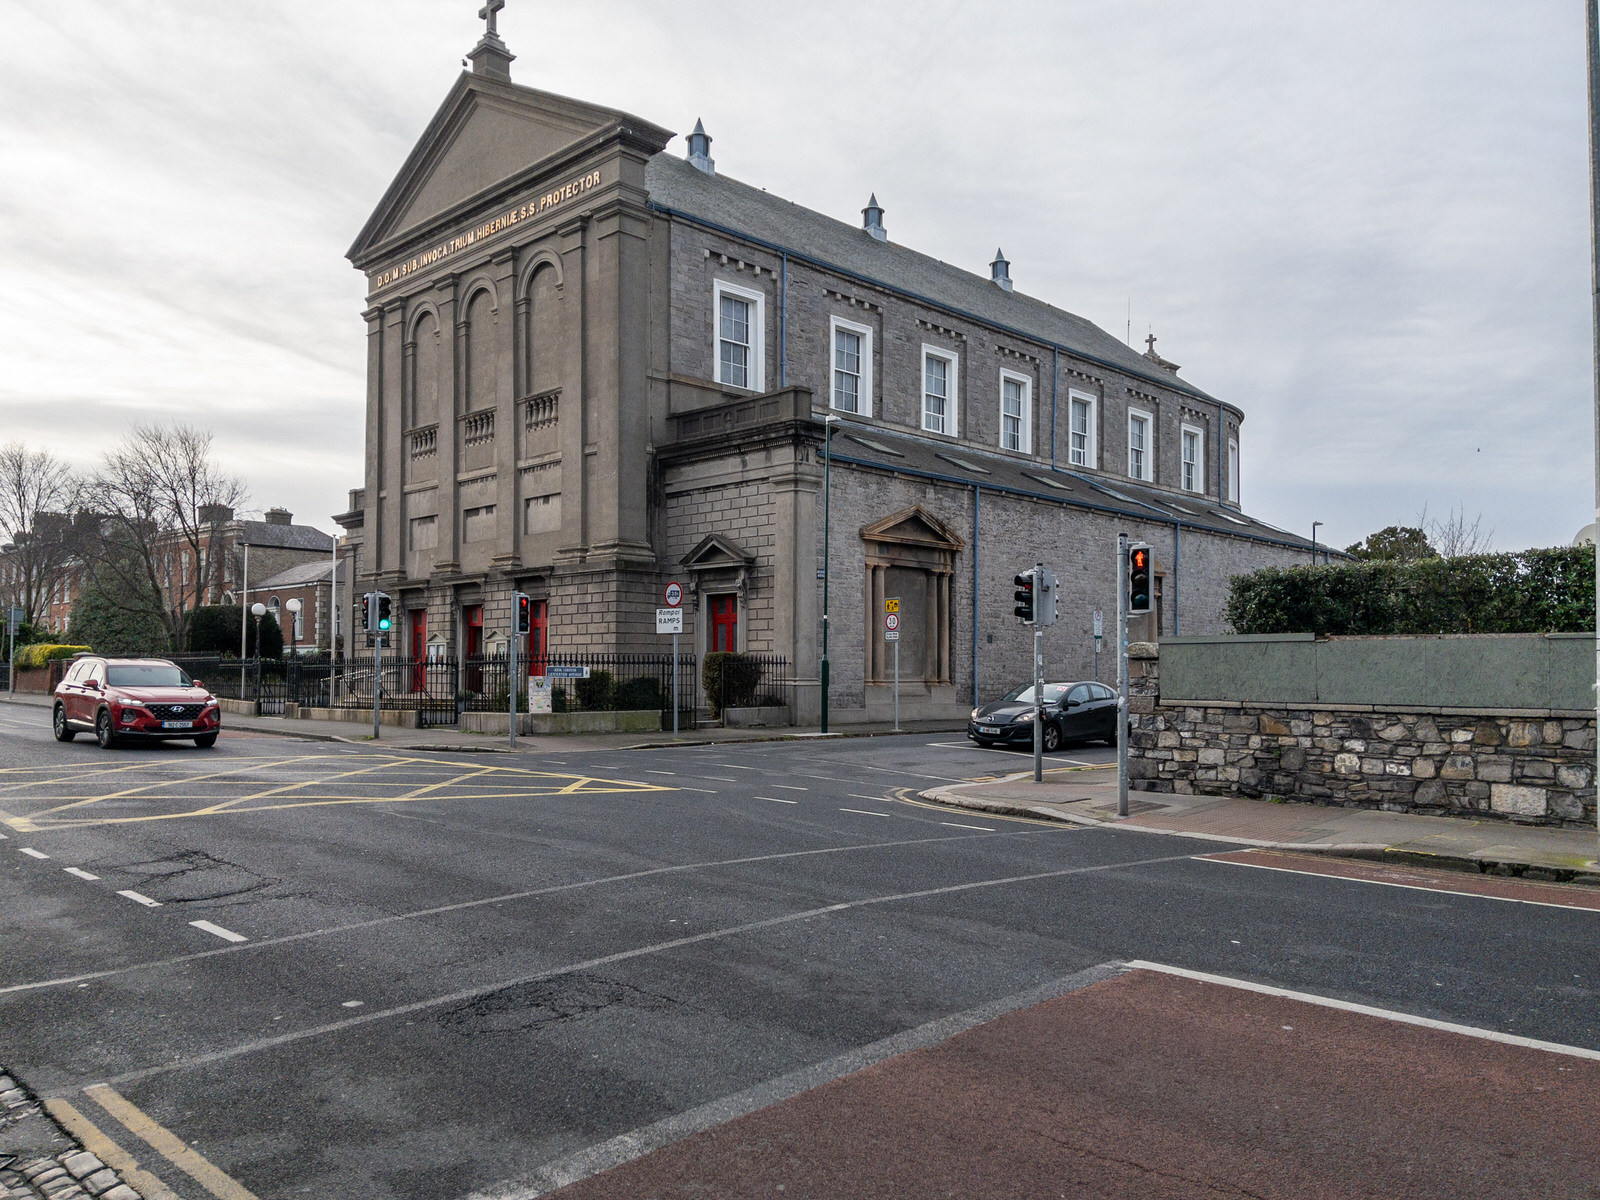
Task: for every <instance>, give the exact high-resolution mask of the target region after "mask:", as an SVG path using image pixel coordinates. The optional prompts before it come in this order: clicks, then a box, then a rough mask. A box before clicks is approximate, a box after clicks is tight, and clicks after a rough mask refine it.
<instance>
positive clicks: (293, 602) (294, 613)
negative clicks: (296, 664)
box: [283, 596, 300, 654]
mask: <svg viewBox="0 0 1600 1200" xmlns="http://www.w3.org/2000/svg"><path fill="white" fill-rule="evenodd" d="M283 607H284V608H285V609H287V610H288V613H289V647H290V649H289V653H290V654H299V653H300V597H299V596H291V597H289V599H288V600H286V601H284V605H283Z"/></svg>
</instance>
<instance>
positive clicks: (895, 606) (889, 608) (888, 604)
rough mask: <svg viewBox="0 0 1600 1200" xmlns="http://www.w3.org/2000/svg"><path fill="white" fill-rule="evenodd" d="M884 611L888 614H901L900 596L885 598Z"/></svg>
mask: <svg viewBox="0 0 1600 1200" xmlns="http://www.w3.org/2000/svg"><path fill="white" fill-rule="evenodd" d="M883 611H884V612H886V613H897V612H899V611H900V597H899V596H887V597H885V598H884V601H883Z"/></svg>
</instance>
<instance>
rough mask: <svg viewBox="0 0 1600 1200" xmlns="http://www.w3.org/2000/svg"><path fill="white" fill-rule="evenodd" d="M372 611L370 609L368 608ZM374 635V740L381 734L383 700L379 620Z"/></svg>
mask: <svg viewBox="0 0 1600 1200" xmlns="http://www.w3.org/2000/svg"><path fill="white" fill-rule="evenodd" d="M368 611H369V612H370V611H371V610H370V609H369V610H368ZM373 626H374V632H373V635H372V740H373V741H377V740H378V738H379V737H380V736H381V735H380V734H379V732H378V724H379V722H378V709H379V708H380V706H381V703H382V700H383V634H382V633H381V632H379V631H377V629H376V626H377V622H376V621H374V622H373Z"/></svg>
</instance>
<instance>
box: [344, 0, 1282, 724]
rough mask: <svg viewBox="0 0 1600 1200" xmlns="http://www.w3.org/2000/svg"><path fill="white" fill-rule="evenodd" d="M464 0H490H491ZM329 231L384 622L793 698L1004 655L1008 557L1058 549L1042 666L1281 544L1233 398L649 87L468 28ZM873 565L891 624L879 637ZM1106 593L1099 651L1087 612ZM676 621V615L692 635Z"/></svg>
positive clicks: (1276, 555) (1077, 657)
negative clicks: (419, 127)
mask: <svg viewBox="0 0 1600 1200" xmlns="http://www.w3.org/2000/svg"><path fill="white" fill-rule="evenodd" d="M493 7H494V6H491V10H492V8H493ZM492 19H493V18H492V11H491V14H490V20H491V29H490V31H489V32H488V33H487V34H486V35H485V37H484V39H483V40H482V41H481V42H480V43H479V45H478V47H477V48H476V49H475V50H474V51H473V53H472V55H471V58H472V62H473V67H472V69H471V70H470V71H468V72H465V73H463V75H462V76H461V77H460V79H459V80H458V81H457V83H456V85H455V86H454V87H453V88H452V90H451V91H450V93H449V95H448V96H447V97H446V98H445V100H444V103H443V104H442V106H441V107H440V109H439V110H438V112H437V114H436V115H435V117H434V118H433V120H432V122H431V123H430V124H429V126H428V128H427V129H426V130H425V131H424V133H423V135H422V137H421V139H420V141H419V142H418V144H417V146H416V148H415V149H414V150H413V152H412V153H411V155H410V157H409V158H408V159H407V161H406V163H405V164H404V166H403V167H402V169H401V171H400V173H399V175H398V176H397V178H396V179H395V181H394V183H393V184H392V185H391V187H390V188H389V190H388V192H387V193H386V194H385V196H384V197H383V199H382V200H381V202H380V203H379V205H378V207H377V209H376V210H375V211H374V213H373V215H372V217H371V218H370V220H369V221H368V223H367V225H366V227H365V228H364V229H363V230H362V231H361V234H360V236H359V237H358V239H357V240H356V242H355V244H354V246H353V247H352V248H351V251H350V259H351V261H352V262H353V263H354V265H355V266H356V267H357V268H358V269H360V270H361V271H363V272H364V273H365V274H366V276H367V280H368V285H369V300H370V303H369V307H368V308H367V310H366V312H365V314H364V316H365V320H366V323H367V345H368V371H367V378H368V390H367V424H366V478H365V482H364V486H363V487H362V488H359V489H357V490H356V491H354V492H352V497H351V506H350V511H349V512H348V513H346V514H343V515H342V516H341V517H340V518H339V520H340V523H341V524H342V525H344V527H345V529H346V530H347V532H348V534H349V535H350V536H349V541H350V544H351V546H352V549H353V551H354V553H355V560H356V566H355V572H356V588H355V589H354V590H355V591H356V592H357V593H359V592H360V591H363V590H370V589H380V590H383V591H386V592H388V593H390V594H391V595H392V596H393V597H394V598H395V608H396V613H397V615H398V617H399V619H400V632H401V639H400V643H399V649H400V652H401V653H411V654H415V655H416V656H418V657H421V656H424V655H426V654H428V653H442V654H446V655H449V656H451V657H455V656H463V657H470V656H473V655H476V654H481V653H484V652H486V651H488V650H491V649H493V648H496V647H498V646H500V645H503V642H504V639H505V638H506V637H508V636H509V633H510V626H511V619H512V613H511V596H512V593H513V592H515V591H523V592H527V593H528V594H530V595H531V596H532V597H533V598H534V624H535V629H534V633H533V634H532V635H531V644H530V645H529V646H527V647H526V648H525V651H524V652H525V655H527V656H537V655H538V654H539V653H540V652H542V651H544V650H546V649H548V650H551V651H578V652H583V651H596V652H614V651H625V652H661V651H664V650H666V649H668V648H669V646H670V639H667V638H664V637H660V636H658V635H657V634H656V633H655V610H656V608H657V607H660V606H662V604H663V603H664V601H663V599H662V597H663V591H664V588H665V586H666V584H667V583H668V582H669V581H677V582H679V583H681V585H682V589H683V592H684V601H683V603H684V607H685V610H686V611H685V622H686V631H688V632H689V633H690V634H691V636H690V639H689V641H690V643H691V645H692V648H693V649H694V650H696V651H697V652H700V653H704V652H706V651H710V650H739V651H745V652H752V653H765V654H773V655H779V656H782V657H783V658H785V659H786V660H787V661H788V664H789V667H788V674H789V677H790V680H791V684H790V694H789V695H788V696H787V697H786V699H787V700H788V701H789V703H790V706H791V711H792V713H793V716H794V719H795V720H796V721H797V722H811V721H814V720H815V718H816V715H817V712H818V709H819V706H820V699H821V697H820V680H819V675H820V670H819V668H820V661H821V654H822V648H823V646H822V641H823V637H824V634H823V628H824V623H825V617H826V625H827V628H828V634H827V639H828V655H829V660H830V665H831V676H832V683H831V687H830V711H831V715H832V719H833V720H834V721H838V722H848V721H850V720H852V719H856V720H865V719H875V718H877V717H880V716H882V715H883V714H885V713H887V712H888V711H889V708H890V707H891V706H892V703H893V696H892V694H891V686H890V685H891V680H892V678H893V657H894V654H895V652H896V649H897V650H898V663H899V677H900V698H901V710H902V712H903V713H905V714H906V715H908V716H922V715H927V716H956V715H961V714H964V713H965V712H966V710H967V709H968V708H969V707H970V706H971V705H972V704H973V703H974V702H975V701H976V700H978V699H988V698H992V697H993V696H994V695H995V694H996V693H997V692H999V691H1001V690H1003V689H1004V688H1007V687H1010V686H1013V685H1014V684H1015V683H1016V682H1018V681H1019V680H1024V679H1026V678H1027V677H1028V676H1029V674H1030V667H1031V654H1032V634H1031V631H1030V630H1027V629H1025V628H1024V627H1022V626H1021V625H1020V624H1019V623H1018V622H1017V621H1016V620H1015V619H1014V618H1013V617H1012V616H1011V606H1012V595H1011V593H1012V576H1013V575H1014V574H1016V573H1017V572H1019V571H1021V570H1024V569H1026V568H1027V567H1029V566H1031V565H1033V563H1035V562H1036V561H1042V562H1044V563H1045V564H1046V565H1047V566H1048V567H1050V568H1051V569H1052V570H1053V571H1054V572H1055V573H1056V575H1057V576H1058V578H1059V579H1060V580H1061V593H1060V599H1059V612H1060V621H1059V623H1058V624H1057V625H1056V626H1054V627H1052V628H1051V629H1050V630H1048V631H1047V633H1046V637H1045V654H1046V671H1047V674H1049V675H1050V676H1052V677H1059V678H1069V677H1071V678H1080V677H1089V676H1090V675H1091V674H1092V673H1093V672H1094V670H1095V668H1096V663H1097V662H1098V669H1099V674H1100V675H1101V676H1102V677H1106V676H1109V674H1110V673H1111V672H1112V671H1113V670H1114V664H1113V659H1112V656H1111V653H1110V647H1111V644H1112V642H1111V638H1112V636H1113V633H1114V630H1113V624H1114V614H1115V608H1116V604H1115V588H1116V577H1117V565H1116V561H1115V545H1116V537H1117V534H1118V533H1127V534H1128V535H1129V536H1130V537H1132V538H1134V539H1136V540H1144V541H1148V542H1150V543H1151V544H1152V545H1153V546H1154V548H1155V558H1156V572H1157V612H1156V613H1155V614H1153V615H1152V616H1151V617H1150V618H1147V619H1145V620H1144V621H1142V622H1138V623H1136V629H1137V632H1138V634H1139V635H1140V636H1146V637H1148V636H1155V635H1157V634H1165V635H1170V634H1174V633H1179V632H1182V633H1208V632H1217V631H1219V629H1220V628H1221V626H1222V617H1221V613H1222V606H1223V604H1224V602H1225V600H1226V596H1227V589H1228V580H1229V579H1230V578H1231V577H1232V576H1233V575H1235V574H1237V573H1240V572H1243V571H1249V570H1253V569H1256V568H1258V567H1261V566H1267V565H1286V564H1291V563H1294V562H1304V561H1307V558H1308V552H1309V547H1308V546H1307V544H1306V543H1305V541H1304V540H1303V539H1300V538H1298V537H1295V536H1293V535H1290V534H1287V533H1284V532H1283V531H1281V530H1277V529H1275V528H1273V527H1271V526H1269V525H1265V524H1263V523H1262V522H1260V521H1259V520H1256V519H1254V518H1252V517H1250V516H1248V515H1246V514H1245V513H1244V512H1243V511H1242V509H1241V508H1240V505H1239V495H1240V479H1239V461H1240V455H1239V446H1240V425H1241V422H1242V419H1243V414H1242V413H1241V411H1240V410H1239V409H1238V408H1237V407H1235V406H1233V405H1231V404H1229V403H1227V402H1225V401H1221V400H1218V399H1216V398H1214V397H1212V396H1209V395H1207V394H1206V393H1204V392H1202V391H1200V390H1199V389H1197V388H1195V387H1193V386H1192V385H1190V384H1188V383H1187V382H1185V381H1183V380H1181V379H1180V378H1179V376H1178V374H1177V367H1176V366H1175V365H1174V364H1172V363H1170V362H1167V361H1166V360H1165V359H1163V358H1161V357H1160V356H1159V355H1158V354H1156V353H1155V350H1154V344H1153V342H1152V343H1151V346H1150V349H1149V351H1148V352H1147V353H1144V354H1140V353H1138V352H1136V351H1134V350H1132V349H1130V348H1129V347H1127V346H1125V345H1124V344H1123V343H1122V342H1120V341H1118V340H1117V339H1116V338H1114V337H1112V336H1110V335H1109V334H1107V333H1105V332H1104V331H1102V330H1100V329H1098V328H1097V327H1095V326H1094V325H1092V324H1091V323H1089V322H1088V321H1085V320H1083V319H1082V318H1079V317H1076V316H1073V315H1072V314H1070V313H1067V312H1065V311H1063V310H1061V309H1058V308H1055V307H1052V306H1050V305H1048V304H1045V303H1043V302H1041V301H1039V300H1035V299H1033V298H1030V297H1027V296H1025V295H1023V294H1021V293H1020V292H1017V291H1015V290H1014V289H1013V287H1012V285H1011V281H1010V278H1009V269H1008V267H1009V264H1007V263H1006V262H1005V260H1004V257H1003V255H1000V254H997V255H996V259H995V261H994V262H992V263H991V264H990V265H989V271H988V273H987V275H983V274H978V273H975V272H967V271H963V270H961V269H959V268H956V267H953V266H949V265H947V264H945V263H942V262H938V261H936V260H934V259H932V258H930V257H928V256H925V255H922V254H919V253H917V252H915V251H913V250H911V249H909V248H907V247H903V246H900V245H897V244H896V243H894V242H893V241H891V240H890V239H889V237H888V234H887V230H886V228H885V226H884V220H883V218H884V213H883V210H882V209H881V208H880V207H879V206H878V204H877V201H876V198H874V199H873V200H872V201H871V202H870V203H869V204H868V206H867V208H866V209H865V210H864V212H863V221H862V223H861V224H860V225H859V226H857V225H855V224H853V223H845V222H840V221H836V220H833V219H831V218H829V217H826V216H823V215H822V214H819V213H815V212H812V211H810V210H807V209H804V208H801V207H799V206H797V205H794V204H791V203H789V202H788V201H784V200H781V199H779V198H777V197H774V196H771V195H769V194H768V193H766V192H764V191H761V190H760V189H758V188H753V187H750V186H748V185H746V184H743V183H739V182H737V181H734V180H732V179H728V178H726V177H725V176H722V175H719V174H718V173H717V172H716V168H715V164H714V161H713V159H712V158H711V154H710V139H709V138H708V137H707V136H706V135H705V134H704V131H703V130H702V129H701V128H700V127H699V126H698V125H697V127H696V130H695V132H694V133H693V134H691V135H690V137H689V139H688V143H689V154H688V156H687V157H680V156H678V155H676V154H668V153H666V146H667V144H668V142H669V141H670V140H671V138H672V136H673V135H672V134H671V133H670V132H669V131H668V130H666V129H664V128H662V127H660V126H658V125H655V124H652V123H651V122H649V121H645V120H642V119H640V118H637V117H634V116H631V115H629V114H626V113H622V112H618V111H616V110H613V109H608V108H604V107H601V106H598V105H594V104H589V103H585V102H582V101H577V100H572V99H568V98H564V97H560V96H555V95H552V94H549V93H546V92H542V91H539V90H536V89H533V88H529V87H524V86H520V85H518V84H515V83H513V82H512V81H511V77H510V63H511V59H512V56H511V55H510V53H509V51H507V50H506V48H505V46H504V44H503V43H501V42H500V39H499V38H498V35H497V34H496V33H495V32H494V30H493V28H492ZM888 601H898V604H897V605H896V606H895V607H898V609H899V622H898V623H899V626H900V638H899V641H898V645H897V647H896V645H895V644H894V643H890V642H887V641H885V639H884V637H883V631H884V614H885V610H886V607H889V606H888V604H887V603H886V602H888ZM1097 609H1098V610H1101V611H1103V612H1104V614H1105V632H1106V635H1107V636H1106V639H1105V640H1104V642H1103V643H1101V644H1102V645H1103V646H1104V647H1105V648H1106V649H1105V652H1104V654H1103V655H1101V656H1100V657H1099V659H1098V660H1097V658H1096V654H1095V641H1094V638H1093V630H1092V615H1093V613H1094V611H1095V610H1097ZM687 648H688V647H686V649H687Z"/></svg>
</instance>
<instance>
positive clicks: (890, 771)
mask: <svg viewBox="0 0 1600 1200" xmlns="http://www.w3.org/2000/svg"><path fill="white" fill-rule="evenodd" d="M861 765H862V766H863V767H865V768H866V769H867V770H868V771H882V772H883V773H884V774H885V775H907V776H910V777H911V778H912V779H932V780H933V781H934V782H936V783H969V782H971V781H970V780H966V779H957V778H955V777H954V776H953V775H922V774H919V773H918V772H916V771H902V770H901V769H900V768H898V767H874V766H872V765H871V764H869V763H862V764H861Z"/></svg>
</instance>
